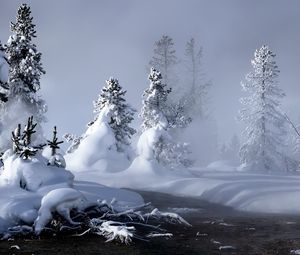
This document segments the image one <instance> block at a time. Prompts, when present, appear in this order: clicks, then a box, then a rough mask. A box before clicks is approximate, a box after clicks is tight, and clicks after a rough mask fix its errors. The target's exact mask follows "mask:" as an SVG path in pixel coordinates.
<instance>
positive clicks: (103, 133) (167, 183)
mask: <svg viewBox="0 0 300 255" xmlns="http://www.w3.org/2000/svg"><path fill="white" fill-rule="evenodd" d="M103 113H104V114H103V115H100V116H101V118H98V120H97V122H96V123H95V124H94V125H93V126H92V129H91V127H90V128H89V129H88V130H87V133H86V134H85V139H83V141H82V142H81V144H80V145H79V147H78V149H77V151H75V153H71V154H67V155H66V161H67V168H68V169H69V170H70V171H72V173H73V174H74V175H75V176H76V179H77V180H82V181H93V182H98V183H101V184H104V185H107V186H111V187H118V188H131V189H139V190H148V191H157V192H165V193H169V194H173V195H177V196H187V197H196V198H200V199H205V200H207V201H209V202H213V203H219V204H222V205H226V206H230V207H233V208H235V209H238V210H243V211H249V212H262V213H289V214H298V213H300V203H299V200H300V175H297V174H296V173H295V174H286V173H284V172H282V173H281V174H279V173H277V174H263V173H262V172H259V171H258V172H257V173H250V172H241V171H238V169H239V168H238V167H233V166H231V164H230V162H228V161H216V162H212V163H210V164H209V165H208V166H207V167H203V168H192V169H183V168H182V169H173V170H171V169H168V168H165V167H164V166H162V164H159V163H158V161H157V160H156V159H155V146H156V142H157V141H158V139H159V138H160V136H161V135H162V134H164V133H163V132H165V131H164V130H162V128H160V127H154V128H151V129H148V130H147V131H145V132H143V134H142V135H141V136H140V138H139V141H138V143H137V156H136V158H135V159H134V160H133V161H132V163H131V164H130V166H129V167H128V165H127V164H119V163H120V162H118V157H120V156H122V154H120V155H115V154H118V153H117V152H116V151H114V150H113V149H112V148H113V144H114V142H113V137H112V135H111V132H110V129H109V127H108V125H106V122H107V121H106V119H105V118H104V117H105V112H103ZM98 122H99V123H98ZM104 127H105V128H104ZM79 152H80V153H79ZM97 152H98V153H97ZM112 159H113V160H112ZM78 162H81V163H82V162H85V164H81V163H78ZM110 164H113V165H114V167H116V166H117V167H118V169H117V170H115V169H113V171H112V170H111V169H110V168H109V167H108V166H109V165H110ZM101 166H104V167H105V170H103V167H101Z"/></svg>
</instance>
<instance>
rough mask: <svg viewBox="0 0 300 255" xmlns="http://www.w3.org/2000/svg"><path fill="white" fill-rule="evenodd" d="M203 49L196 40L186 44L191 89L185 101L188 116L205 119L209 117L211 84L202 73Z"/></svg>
mask: <svg viewBox="0 0 300 255" xmlns="http://www.w3.org/2000/svg"><path fill="white" fill-rule="evenodd" d="M202 53H203V49H202V47H200V48H197V47H196V42H195V39H194V38H192V39H190V40H189V41H188V42H187V44H186V49H185V56H186V61H185V63H186V70H187V73H188V77H189V83H190V88H189V89H188V90H187V93H186V95H184V97H185V98H186V99H185V101H186V102H187V104H186V105H185V108H186V114H189V115H190V116H194V115H196V116H199V117H200V118H204V117H206V116H207V115H208V112H207V104H208V90H209V88H210V87H211V83H210V82H208V81H206V80H205V76H204V73H203V71H202Z"/></svg>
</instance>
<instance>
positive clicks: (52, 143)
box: [47, 126, 63, 156]
mask: <svg viewBox="0 0 300 255" xmlns="http://www.w3.org/2000/svg"><path fill="white" fill-rule="evenodd" d="M47 142H48V145H49V146H50V148H51V155H52V156H54V155H55V154H56V150H57V149H59V148H60V147H59V146H58V145H59V144H62V143H63V141H59V142H58V137H57V129H56V126H54V129H53V138H52V141H49V140H47Z"/></svg>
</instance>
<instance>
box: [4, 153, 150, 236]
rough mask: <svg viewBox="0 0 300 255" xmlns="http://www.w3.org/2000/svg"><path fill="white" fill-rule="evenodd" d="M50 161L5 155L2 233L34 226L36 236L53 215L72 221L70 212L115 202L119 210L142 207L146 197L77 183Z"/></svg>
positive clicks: (72, 176)
mask: <svg viewBox="0 0 300 255" xmlns="http://www.w3.org/2000/svg"><path fill="white" fill-rule="evenodd" d="M47 160H48V159H47V158H45V157H44V156H42V155H37V157H36V158H33V159H32V160H24V159H22V158H20V157H18V156H17V155H15V154H13V153H12V152H11V151H7V152H6V154H5V155H4V168H3V171H2V172H1V175H0V204H1V210H0V233H5V232H6V231H7V229H8V228H9V227H15V226H18V225H24V224H25V225H26V226H32V225H33V226H34V230H35V232H36V233H40V231H41V230H42V229H43V228H44V227H45V226H46V225H47V224H48V223H49V222H50V221H51V220H52V213H55V212H56V213H58V214H60V215H61V216H62V217H63V218H64V219H66V220H67V221H69V222H70V223H74V222H72V220H71V218H70V210H72V209H75V210H78V211H80V210H83V209H85V208H87V207H88V206H91V205H95V204H97V203H101V202H102V201H106V202H105V203H108V204H110V202H111V201H114V208H115V209H116V211H124V210H128V208H131V207H135V206H140V205H141V204H143V203H144V201H143V198H142V197H141V196H140V195H139V194H137V193H135V192H131V191H127V190H121V189H116V188H109V187H106V186H103V185H101V184H99V183H95V182H83V181H75V180H74V175H73V174H72V173H71V172H70V171H68V170H65V169H64V168H62V167H57V166H51V165H47Z"/></svg>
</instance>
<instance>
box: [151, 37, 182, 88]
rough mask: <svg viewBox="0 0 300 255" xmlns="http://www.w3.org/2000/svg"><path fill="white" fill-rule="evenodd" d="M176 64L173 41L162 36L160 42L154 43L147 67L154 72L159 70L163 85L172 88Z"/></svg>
mask: <svg viewBox="0 0 300 255" xmlns="http://www.w3.org/2000/svg"><path fill="white" fill-rule="evenodd" d="M177 63H178V60H177V57H176V51H175V49H174V42H173V39H172V38H171V37H169V36H168V35H163V36H162V37H161V39H160V40H158V41H156V42H155V45H154V56H153V57H152V59H151V60H150V62H149V65H150V67H154V68H155V69H156V70H160V72H161V74H162V77H163V80H162V81H163V83H164V84H166V85H167V86H169V87H172V86H173V85H174V82H175V81H176V77H175V73H174V67H175V65H176V64H177Z"/></svg>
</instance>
